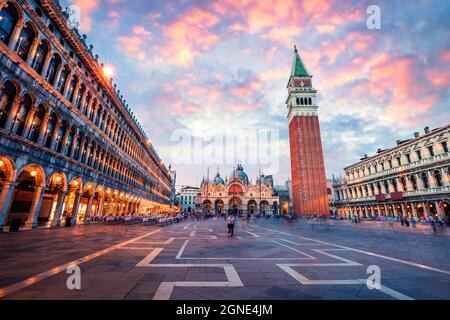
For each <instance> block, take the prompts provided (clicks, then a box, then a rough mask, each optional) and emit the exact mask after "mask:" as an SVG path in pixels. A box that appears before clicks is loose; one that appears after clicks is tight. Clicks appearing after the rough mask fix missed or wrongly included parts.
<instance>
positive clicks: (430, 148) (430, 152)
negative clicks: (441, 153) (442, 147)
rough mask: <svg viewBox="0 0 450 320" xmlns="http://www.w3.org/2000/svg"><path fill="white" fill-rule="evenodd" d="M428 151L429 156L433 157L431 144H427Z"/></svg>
mask: <svg viewBox="0 0 450 320" xmlns="http://www.w3.org/2000/svg"><path fill="white" fill-rule="evenodd" d="M428 153H429V155H430V157H434V150H433V146H429V147H428Z"/></svg>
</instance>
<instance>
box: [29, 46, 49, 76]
mask: <svg viewBox="0 0 450 320" xmlns="http://www.w3.org/2000/svg"><path fill="white" fill-rule="evenodd" d="M48 52H49V48H48V44H47V42H42V43H41V44H40V45H39V46H38V48H37V50H36V56H35V57H34V61H33V63H32V65H31V66H32V67H33V69H34V70H35V71H36V72H37V73H39V74H41V72H42V69H43V67H44V63H45V59H46V58H47V54H48Z"/></svg>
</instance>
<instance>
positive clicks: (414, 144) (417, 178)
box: [334, 125, 450, 219]
mask: <svg viewBox="0 0 450 320" xmlns="http://www.w3.org/2000/svg"><path fill="white" fill-rule="evenodd" d="M449 138H450V125H446V126H443V127H441V128H437V129H434V130H430V129H429V128H428V127H426V128H425V132H424V135H422V136H421V135H420V134H419V133H418V132H416V133H415V134H414V137H413V138H412V139H408V140H404V141H402V140H397V145H396V146H395V147H393V148H390V149H387V150H381V149H379V150H378V152H377V154H376V155H374V156H371V157H368V156H367V155H366V156H364V157H363V158H362V159H361V160H360V161H359V162H357V163H355V164H352V165H350V166H348V167H346V168H345V178H343V179H336V180H335V182H334V190H335V206H336V208H337V211H338V214H339V215H340V216H341V217H349V216H351V217H353V216H354V215H358V216H360V217H398V216H408V217H410V218H411V217H414V218H415V219H426V218H427V217H428V216H430V215H433V216H439V215H440V216H441V217H442V219H445V218H446V219H449V218H450V182H449V181H450V178H449V174H450V153H449V149H448V144H449Z"/></svg>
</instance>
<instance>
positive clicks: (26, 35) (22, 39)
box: [16, 23, 36, 61]
mask: <svg viewBox="0 0 450 320" xmlns="http://www.w3.org/2000/svg"><path fill="white" fill-rule="evenodd" d="M35 37H36V32H35V31H34V29H33V27H32V26H31V24H29V23H27V24H26V27H25V28H23V29H22V30H21V31H20V36H19V40H18V41H17V45H16V50H17V55H18V56H19V57H21V58H22V59H23V60H24V61H26V60H27V58H28V55H29V53H30V49H31V45H32V44H33V41H34V38H35Z"/></svg>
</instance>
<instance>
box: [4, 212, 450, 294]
mask: <svg viewBox="0 0 450 320" xmlns="http://www.w3.org/2000/svg"><path fill="white" fill-rule="evenodd" d="M443 234H444V235H443ZM145 235H147V236H145ZM137 237H140V238H138V239H136V238H137ZM133 239H134V240H133ZM130 240H131V241H130ZM125 242H126V243H125ZM115 245H118V246H117V247H112V246H115ZM106 248H110V249H111V250H109V251H106V252H103V251H101V250H103V249H106ZM155 248H157V250H156V251H155ZM348 248H350V249H357V250H359V251H355V250H349V249H348ZM159 250H160V251H159ZM99 252H100V253H99ZM158 252H159V253H158ZM449 252H450V238H449V237H448V236H445V233H436V234H433V233H432V232H423V231H418V232H414V231H412V230H404V229H401V228H394V229H392V228H381V227H380V228H367V227H365V226H364V225H352V224H350V225H349V224H343V223H339V222H338V223H325V224H308V223H306V222H305V221H299V222H297V223H294V224H289V223H286V221H284V220H276V219H268V220H262V219H261V220H258V221H255V220H251V221H250V224H249V225H248V227H247V228H246V229H244V228H243V227H242V225H241V222H240V221H239V222H238V224H237V226H236V232H235V237H233V238H229V237H228V236H227V234H226V225H225V222H224V220H223V219H217V220H205V221H184V222H182V223H178V224H174V225H171V226H168V227H165V228H162V227H153V226H152V227H149V226H140V225H131V226H125V225H79V226H76V227H73V228H53V229H38V230H30V231H23V232H19V233H4V234H0V288H1V289H0V296H3V297H2V298H3V299H145V300H150V299H156V298H158V297H159V298H163V299H164V298H170V299H183V300H188V299H232V300H246V299H294V300H295V299H314V300H316V299H383V300H384V299H396V298H399V297H400V298H402V297H403V298H404V297H407V298H411V299H450V254H449ZM93 253H97V255H98V256H97V255H96V256H91V257H90V258H89V259H88V260H87V261H85V262H83V263H81V264H79V266H80V268H81V272H82V274H81V286H82V289H81V290H68V289H67V287H66V280H67V278H68V276H69V275H68V274H67V273H66V272H65V269H62V271H61V272H59V273H56V274H55V275H51V276H46V277H44V278H43V279H39V278H36V275H38V274H40V273H42V272H46V271H48V270H51V269H53V268H55V267H58V266H61V265H64V264H66V263H68V262H70V261H73V260H76V259H80V258H83V257H86V256H88V255H91V254H93ZM368 253H369V254H368ZM370 253H375V254H379V255H382V257H380V256H374V255H370ZM149 255H150V256H151V257H150V258H149ZM153 255H154V256H153ZM145 259H146V260H145ZM398 259H400V260H398ZM345 261H350V262H351V263H348V262H345ZM405 262H406V263H405ZM407 262H412V263H413V264H412V265H411V264H407ZM352 263H353V264H352ZM138 264H141V265H144V266H138ZM161 264H163V265H164V266H160V265H161ZM298 264H319V265H320V266H317V265H309V266H308V265H305V266H301V265H298ZM180 265H183V266H180ZM209 265H213V266H209ZM281 265H295V266H291V267H290V268H291V269H292V273H293V274H294V276H293V275H291V274H288V273H287V272H286V271H285V270H283V269H282V268H281V267H280V266H281ZM369 265H378V266H380V268H381V283H382V285H383V286H384V287H386V288H388V289H389V290H391V291H389V292H394V294H387V293H386V292H383V291H380V290H370V289H368V288H367V286H366V285H365V283H363V282H361V283H356V284H338V283H339V281H340V280H352V281H356V280H357V279H366V278H367V277H368V274H367V272H366V268H367V266H369ZM422 265H424V266H422ZM224 266H228V267H226V268H228V271H229V273H226V272H225V267H224ZM430 268H432V269H430ZM233 270H234V271H233ZM233 272H235V273H236V275H233ZM299 274H300V275H301V276H300V277H305V279H308V281H309V280H327V281H331V282H330V283H328V284H302V283H301V282H299V280H298V279H296V278H295V275H299ZM27 279H28V282H24V280H27ZM333 281H334V282H333ZM186 282H189V285H187V286H186V284H187V283H186ZM313 282H314V281H313ZM162 283H163V284H166V285H167V286H168V287H169V289H167V288H166V289H167V290H164V288H162V287H164V286H165V285H162ZM174 283H176V284H175V285H173V286H172V287H171V284H174ZM17 284H21V285H22V287H18V285H17ZM211 285H214V286H211ZM6 292H7V294H6ZM396 293H398V294H399V296H396V295H395V294H396Z"/></svg>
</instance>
